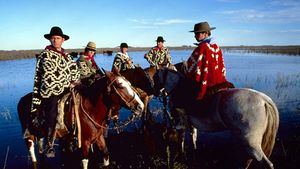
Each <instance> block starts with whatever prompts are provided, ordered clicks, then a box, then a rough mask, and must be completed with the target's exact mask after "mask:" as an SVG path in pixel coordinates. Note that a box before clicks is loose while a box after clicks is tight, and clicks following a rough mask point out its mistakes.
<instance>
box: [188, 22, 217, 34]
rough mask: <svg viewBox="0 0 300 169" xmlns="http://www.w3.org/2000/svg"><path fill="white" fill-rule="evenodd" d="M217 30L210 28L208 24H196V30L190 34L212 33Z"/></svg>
mask: <svg viewBox="0 0 300 169" xmlns="http://www.w3.org/2000/svg"><path fill="white" fill-rule="evenodd" d="M214 29H216V27H210V26H209V24H208V23H207V22H200V23H197V24H195V26H194V30H192V31H190V32H195V33H197V32H210V31H211V30H214Z"/></svg>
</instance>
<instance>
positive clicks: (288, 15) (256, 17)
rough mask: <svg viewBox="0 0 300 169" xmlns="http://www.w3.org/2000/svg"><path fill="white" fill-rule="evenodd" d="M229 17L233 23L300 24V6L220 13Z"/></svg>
mask: <svg viewBox="0 0 300 169" xmlns="http://www.w3.org/2000/svg"><path fill="white" fill-rule="evenodd" d="M218 13H220V14H222V15H227V16H228V17H230V20H231V21H233V22H242V23H244V22H258V23H293V22H300V6H292V7H287V8H281V9H278V10H256V9H241V10H227V11H221V12H218Z"/></svg>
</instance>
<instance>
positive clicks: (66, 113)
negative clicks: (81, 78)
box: [55, 90, 81, 147]
mask: <svg viewBox="0 0 300 169" xmlns="http://www.w3.org/2000/svg"><path fill="white" fill-rule="evenodd" d="M78 97H80V96H79V94H78V92H77V91H76V90H72V91H71V92H69V93H66V94H65V95H64V96H63V97H62V98H61V99H60V100H59V101H58V114H57V119H56V126H55V129H56V132H57V136H58V137H63V136H64V135H66V134H70V135H72V136H74V137H76V138H77V139H78V141H79V142H80V140H79V139H80V136H79V135H81V133H80V131H81V129H80V120H79V115H78V113H77V112H76V111H77V110H76V109H77V106H76V105H78V103H76V101H77V100H78ZM65 118H67V119H68V121H65ZM66 123H67V124H66ZM67 126H68V127H67ZM76 135H77V136H76ZM79 145H80V144H79ZM79 147H80V146H79Z"/></svg>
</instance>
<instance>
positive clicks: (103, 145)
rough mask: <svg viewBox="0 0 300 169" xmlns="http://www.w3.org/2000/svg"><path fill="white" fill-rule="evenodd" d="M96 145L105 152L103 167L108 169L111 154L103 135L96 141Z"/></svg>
mask: <svg viewBox="0 0 300 169" xmlns="http://www.w3.org/2000/svg"><path fill="white" fill-rule="evenodd" d="M96 144H97V146H98V148H99V149H100V151H102V152H103V165H104V166H105V167H106V166H108V165H109V153H108V149H107V146H106V143H105V139H104V137H103V135H101V136H99V138H98V139H97V140H96Z"/></svg>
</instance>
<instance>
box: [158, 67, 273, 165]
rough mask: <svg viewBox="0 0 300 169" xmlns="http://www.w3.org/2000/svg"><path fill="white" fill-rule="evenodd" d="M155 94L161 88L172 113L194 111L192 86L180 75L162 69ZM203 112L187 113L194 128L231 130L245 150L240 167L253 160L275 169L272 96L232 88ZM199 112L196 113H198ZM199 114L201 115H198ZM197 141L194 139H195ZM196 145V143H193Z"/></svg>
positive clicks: (212, 100) (201, 129) (215, 97)
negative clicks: (272, 155)
mask: <svg viewBox="0 0 300 169" xmlns="http://www.w3.org/2000/svg"><path fill="white" fill-rule="evenodd" d="M154 84H155V91H156V95H158V93H159V91H162V89H163V90H164V91H165V92H166V93H167V95H168V96H169V98H170V110H171V113H174V112H172V111H174V110H175V111H176V110H178V109H179V110H180V109H181V108H183V109H185V110H191V109H190V107H191V102H192V100H191V99H190V98H192V95H193V94H194V93H193V92H194V90H192V89H193V87H195V85H194V86H193V85H189V84H190V81H189V80H188V79H186V78H185V76H183V75H182V74H181V73H180V72H177V71H174V70H170V69H161V70H158V71H157V72H156V74H155V76H154ZM206 109H207V110H206V111H207V112H206V113H203V112H200V111H203V110H199V112H198V113H197V111H198V109H195V108H194V109H193V113H190V112H188V111H185V114H186V117H187V118H188V120H189V121H190V122H191V124H192V126H194V127H195V128H196V129H198V130H200V131H208V132H210V131H224V130H229V131H230V132H231V133H232V135H233V136H234V137H235V138H236V139H237V140H238V142H239V143H240V145H242V149H243V150H244V151H243V152H245V153H244V156H241V157H243V159H239V162H237V163H238V165H239V166H238V168H248V167H249V165H250V163H251V162H252V160H256V161H258V162H259V164H260V165H262V166H264V167H266V168H271V169H273V168H274V166H273V164H272V162H271V161H270V160H269V159H268V157H269V156H270V155H271V153H272V150H273V147H274V144H275V138H276V134H277V130H278V126H279V112H278V109H277V107H276V105H275V103H274V102H273V101H272V99H271V98H270V97H268V96H267V95H265V94H264V93H261V92H259V91H255V90H252V89H246V88H243V89H239V88H233V89H228V90H223V91H221V92H218V93H217V94H215V95H214V96H213V97H212V98H211V101H210V104H208V105H206ZM195 110H197V111H195ZM199 114H200V115H199ZM194 138H195V137H194ZM194 143H195V142H194Z"/></svg>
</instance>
